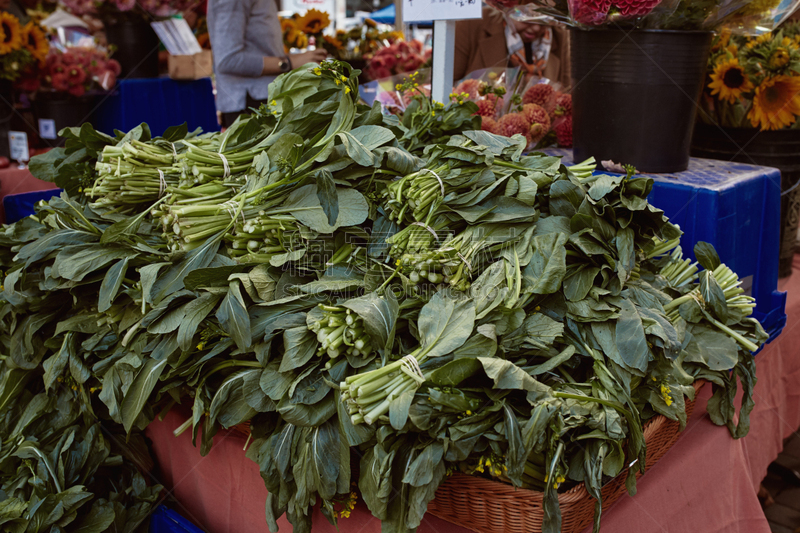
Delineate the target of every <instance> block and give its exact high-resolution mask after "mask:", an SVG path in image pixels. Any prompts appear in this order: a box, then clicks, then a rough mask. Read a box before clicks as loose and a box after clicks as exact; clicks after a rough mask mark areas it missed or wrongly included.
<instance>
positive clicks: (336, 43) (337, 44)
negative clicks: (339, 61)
mask: <svg viewBox="0 0 800 533" xmlns="http://www.w3.org/2000/svg"><path fill="white" fill-rule="evenodd" d="M323 39H325V44H327V45H328V47H330V48H332V49H334V50H341V49H342V48H343V47H344V45H343V44H342V41H340V40H339V39H337V38H336V37H331V36H330V35H325V36H323Z"/></svg>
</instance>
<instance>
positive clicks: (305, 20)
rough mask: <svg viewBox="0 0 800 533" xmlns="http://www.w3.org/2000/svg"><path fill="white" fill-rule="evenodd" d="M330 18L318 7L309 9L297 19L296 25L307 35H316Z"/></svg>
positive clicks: (327, 23) (325, 26)
mask: <svg viewBox="0 0 800 533" xmlns="http://www.w3.org/2000/svg"><path fill="white" fill-rule="evenodd" d="M330 23H331V19H330V17H329V16H328V14H327V13H326V12H324V11H320V10H318V9H309V10H308V11H306V14H305V15H303V16H302V17H300V19H299V20H298V21H297V27H298V28H299V29H300V30H302V31H303V32H305V33H307V34H308V35H316V34H318V33H321V32H322V30H324V29H325V28H327V27H328V25H329V24H330Z"/></svg>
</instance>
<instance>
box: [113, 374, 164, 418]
mask: <svg viewBox="0 0 800 533" xmlns="http://www.w3.org/2000/svg"><path fill="white" fill-rule="evenodd" d="M166 365H167V360H166V359H162V360H161V361H156V360H155V359H147V360H146V361H145V362H144V364H143V365H142V367H141V369H139V372H138V373H137V374H136V377H135V378H134V380H133V383H131V386H130V388H129V389H128V392H127V393H126V394H125V399H123V400H122V406H121V413H122V425H123V426H124V428H125V431H126V432H127V433H130V431H131V428H133V424H134V423H135V422H136V419H137V418H138V417H139V414H140V413H141V412H142V408H144V406H145V405H146V404H147V402H148V400H149V399H150V394H151V393H152V392H153V389H154V388H155V386H156V383H158V378H160V377H161V373H162V372H163V371H164V367H165V366H166Z"/></svg>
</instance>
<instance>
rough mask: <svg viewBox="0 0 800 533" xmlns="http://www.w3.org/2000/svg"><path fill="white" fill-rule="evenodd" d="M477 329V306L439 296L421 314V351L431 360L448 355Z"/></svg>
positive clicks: (469, 301) (472, 303)
mask: <svg viewBox="0 0 800 533" xmlns="http://www.w3.org/2000/svg"><path fill="white" fill-rule="evenodd" d="M474 325H475V303H474V302H473V301H472V300H471V299H466V300H455V299H453V298H450V297H449V296H446V295H445V293H444V292H441V291H440V292H437V293H436V294H435V295H434V296H433V298H431V300H430V301H429V302H428V303H427V304H425V306H424V307H423V308H422V310H421V311H420V312H419V333H420V340H421V343H422V350H423V352H424V353H426V354H427V355H428V357H438V356H441V355H447V354H449V353H452V352H453V351H454V350H456V349H457V348H459V347H460V346H461V345H462V344H464V343H465V342H466V341H467V339H468V338H469V337H470V335H472V328H473V327H474Z"/></svg>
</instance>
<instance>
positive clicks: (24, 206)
mask: <svg viewBox="0 0 800 533" xmlns="http://www.w3.org/2000/svg"><path fill="white" fill-rule="evenodd" d="M60 194H61V189H47V190H44V191H31V192H23V193H19V194H9V195H7V196H4V197H3V209H4V210H5V213H6V224H13V223H14V222H16V221H17V220H20V219H23V218H25V217H27V216H30V215H32V214H33V206H34V205H36V202H38V201H39V200H44V201H45V202H46V201H48V200H50V198H52V197H53V196H58V195H60Z"/></svg>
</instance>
